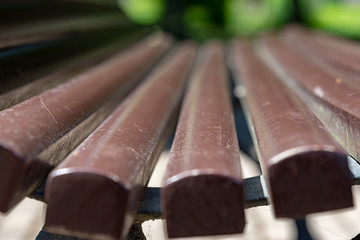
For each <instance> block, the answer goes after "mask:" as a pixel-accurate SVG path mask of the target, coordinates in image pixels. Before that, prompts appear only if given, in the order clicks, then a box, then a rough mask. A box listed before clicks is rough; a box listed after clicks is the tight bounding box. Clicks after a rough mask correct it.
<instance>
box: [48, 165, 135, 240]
mask: <svg viewBox="0 0 360 240" xmlns="http://www.w3.org/2000/svg"><path fill="white" fill-rule="evenodd" d="M100 192H101V194H99V193H100ZM129 197H130V191H129V190H128V189H127V188H126V187H124V186H122V185H120V184H119V183H118V182H116V181H114V179H113V178H109V177H107V176H105V175H103V174H99V173H95V172H90V171H88V172H81V171H76V172H71V171H68V172H65V173H64V174H56V175H54V176H50V177H49V179H48V184H47V188H46V194H45V200H46V202H47V204H48V207H47V213H46V222H45V229H46V230H47V231H49V232H52V233H56V234H63V235H70V236H76V237H81V238H89V239H120V238H121V237H123V236H125V235H126V233H127V231H128V230H129V228H130V226H131V223H132V219H130V218H131V217H128V216H129V213H128V212H127V210H126V209H129V208H128V207H127V206H128V205H129V204H134V205H137V204H135V203H132V202H131V201H129ZM79 206H81V207H79ZM135 210H136V206H134V211H135Z"/></svg>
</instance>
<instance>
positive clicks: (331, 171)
mask: <svg viewBox="0 0 360 240" xmlns="http://www.w3.org/2000/svg"><path fill="white" fill-rule="evenodd" d="M233 47H234V48H233V49H234V55H233V62H234V64H233V65H234V69H235V72H236V76H237V79H238V81H239V82H241V84H243V86H244V87H245V89H246V96H245V102H246V109H247V111H248V114H249V119H250V122H251V125H252V131H253V140H254V142H255V143H256V148H257V153H258V157H259V159H260V162H261V166H262V171H263V173H264V175H265V178H266V183H267V185H268V186H269V189H270V196H271V203H272V205H273V208H274V211H275V215H276V216H277V217H292V218H301V217H304V216H305V215H306V214H309V213H314V212H322V211H328V210H334V209H340V208H346V207H351V206H352V194H351V173H350V171H349V169H348V164H347V158H346V153H345V152H344V150H343V149H342V148H341V147H340V146H339V145H338V143H336V141H335V140H333V139H332V137H331V136H330V134H329V133H328V132H327V131H326V130H325V127H324V126H323V125H322V123H321V122H320V121H319V120H318V119H317V118H316V116H315V115H314V114H313V113H312V112H311V111H310V109H308V108H307V107H306V105H305V104H304V103H302V102H301V101H300V99H299V98H297V97H296V96H295V95H294V93H292V92H291V90H290V89H289V88H287V87H286V86H285V85H284V84H283V83H282V82H281V81H280V79H279V78H278V77H276V76H275V75H274V73H273V72H272V71H270V70H269V68H268V67H266V65H264V63H263V62H262V61H261V60H260V59H259V58H258V57H257V56H256V55H255V54H254V52H253V51H252V49H251V47H250V45H249V44H248V43H246V42H241V41H237V42H235V43H234V45H233ZM296 67H298V66H296Z"/></svg>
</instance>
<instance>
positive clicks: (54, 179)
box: [0, 28, 360, 240]
mask: <svg viewBox="0 0 360 240" xmlns="http://www.w3.org/2000/svg"><path fill="white" fill-rule="evenodd" d="M65 32H66V31H65ZM115 32H116V31H115ZM148 32H149V31H143V30H142V31H137V32H128V34H127V37H123V36H121V39H122V42H119V41H113V42H111V43H107V44H106V45H105V47H104V43H105V42H106V41H105V40H104V39H103V38H107V37H108V36H113V37H114V36H115V35H116V34H115V35H113V32H112V31H106V33H104V32H100V33H94V32H93V33H91V34H90V35H89V33H83V34H85V35H83V38H81V37H80V38H79V36H80V35H81V34H80V35H76V36H67V38H65V39H61V38H60V39H59V38H58V35H56V38H55V39H53V40H54V42H52V41H50V43H48V42H45V43H44V44H40V43H39V45H36V47H35V48H31V49H30V50H29V48H27V47H24V46H23V45H22V44H24V43H29V44H30V43H31V44H33V41H34V40H33V38H28V37H27V36H26V37H19V38H22V39H23V41H20V42H11V45H6V46H7V47H10V46H11V47H12V48H10V49H5V50H4V52H2V53H0V58H1V60H2V61H3V62H4V63H7V65H6V64H5V65H4V66H7V67H4V69H1V71H3V73H4V75H5V77H6V80H8V81H7V82H8V83H11V84H10V85H9V84H4V85H2V86H1V90H2V95H0V102H1V110H2V111H1V112H0V126H1V127H0V146H1V147H0V211H2V212H7V211H9V210H10V209H11V208H13V207H14V206H15V205H16V204H17V203H18V202H19V201H20V200H21V199H23V198H24V197H25V196H30V197H33V198H36V199H39V200H42V201H45V202H46V203H47V204H48V207H47V214H46V223H45V227H44V229H43V230H42V231H41V232H40V234H39V235H38V237H37V239H39V240H40V239H61V238H62V239H72V237H78V238H86V239H122V238H125V237H126V236H128V238H133V239H140V238H143V237H144V236H141V233H139V226H140V223H141V222H143V221H145V220H148V219H155V218H165V219H166V221H167V233H168V236H169V237H175V238H176V237H191V236H208V235H223V234H235V233H241V232H242V231H243V230H244V227H246V225H245V223H246V221H245V215H244V208H249V207H256V206H261V205H267V204H271V206H272V207H273V209H274V212H275V215H276V216H277V217H286V218H303V217H305V216H306V215H307V214H310V213H315V212H323V211H329V210H335V209H342V208H347V207H351V206H352V193H351V185H353V184H359V183H360V167H359V164H358V163H357V161H356V160H354V159H353V158H351V157H349V156H348V155H351V156H353V157H354V158H356V159H359V156H358V150H357V149H359V147H358V142H357V141H356V140H357V136H358V135H359V133H358V131H359V130H358V129H359V123H358V122H359V119H358V111H357V108H356V105H355V103H356V102H357V98H358V92H359V90H360V89H358V88H359V87H358V83H357V82H356V81H357V80H356V79H355V77H354V79H351V76H356V73H357V69H356V66H354V65H353V64H349V63H351V62H352V61H353V59H357V58H358V52H356V51H348V50H347V49H349V48H356V47H354V46H353V45H352V44H350V43H347V42H346V41H344V40H341V39H340V40H339V39H334V40H329V41H327V42H326V44H323V45H322V44H320V45H319V42H320V43H321V41H322V39H333V38H332V37H330V36H327V37H325V38H324V36H322V35H317V34H314V33H311V32H308V31H307V30H304V29H298V28H289V29H286V30H285V31H284V32H283V33H282V34H280V35H279V36H275V35H267V36H264V37H262V38H260V39H259V40H258V41H256V43H255V44H251V43H249V42H248V41H246V40H240V39H236V40H234V41H232V42H231V43H230V44H229V45H228V46H225V44H224V43H222V42H219V41H210V42H208V43H206V44H204V45H202V46H197V45H196V44H194V43H192V42H180V43H176V44H175V43H174V42H175V41H174V39H173V38H172V37H170V36H168V35H166V34H164V33H159V32H157V33H154V34H150V35H149V34H148ZM62 34H63V33H62ZM40 35H41V34H40ZM45 35H46V36H44V39H41V40H42V41H44V40H48V38H49V36H48V35H47V34H45ZM89 36H92V37H93V36H96V37H95V39H97V38H99V39H102V40H101V41H100V40H99V41H95V42H94V43H92V44H93V45H91V44H90V45H89V46H90V47H89V46H87V47H84V49H82V51H79V52H80V53H79V54H78V55H76V54H74V53H73V52H72V51H70V50H68V52H62V51H60V53H61V56H60V57H59V55H58V54H60V53H58V52H56V51H55V50H56V49H57V48H59V46H62V47H63V48H64V49H73V46H81V44H82V43H84V39H88V38H89ZM294 36H295V37H294ZM29 39H30V40H29ZM299 39H300V40H299ZM55 40H56V41H55ZM295 40H296V41H297V44H298V45H299V47H298V48H296V47H294V46H292V45H291V44H292V43H293V41H295ZM36 41H39V39H36ZM104 41H105V42H104ZM85 42H86V41H85ZM134 42H135V43H134ZM99 43H100V44H99ZM7 44H8V43H7ZM79 44H80V45H79ZM96 44H98V45H99V46H100V45H101V46H102V47H96V48H95V46H96ZM316 44H318V45H316ZM4 46H5V42H4ZM319 46H322V47H319ZM334 46H339V47H338V48H336V51H334V54H335V53H336V54H337V55H336V56H342V58H341V59H340V60H339V59H338V58H335V57H334V55H331V54H328V52H329V51H330V50H331V49H332V48H334ZM340 46H341V47H340ZM13 48H15V49H16V50H17V51H14V49H13ZM359 48H360V47H359ZM53 50H54V51H53ZM115 52H116V54H115ZM19 53H20V54H19ZM71 53H72V54H73V55H72V56H71V58H69V54H71ZM34 54H44V55H42V56H47V57H46V59H49V60H48V61H49V62H51V63H47V62H46V61H39V62H34V63H33V64H34V65H27V62H28V61H26V59H27V58H25V57H24V56H27V57H29V56H34ZM14 59H15V60H16V59H17V60H16V61H15V60H14ZM21 59H23V62H21V61H18V60H21ZM227 60H228V61H227ZM227 63H228V64H227ZM13 64H18V66H16V67H14V66H13ZM43 64H49V66H50V67H49V68H48V69H43V68H42V65H43ZM227 65H228V66H229V68H230V69H231V75H233V76H234V79H235V82H236V85H237V87H236V89H237V93H238V94H239V97H240V98H241V99H240V101H241V102H242V104H243V109H245V113H246V116H247V120H248V124H249V126H250V130H251V133H252V138H253V142H254V147H255V149H256V152H257V157H258V159H259V161H260V164H261V166H262V171H263V175H261V176H257V177H253V178H247V179H243V177H242V173H241V161H240V149H239V144H240V146H241V144H242V143H241V142H240V143H239V142H238V137H237V135H236V126H235V121H234V111H233V109H232V106H231V101H230V99H231V94H230V91H229V90H230V88H229V86H230V83H229V82H228V79H229V75H230V73H229V72H228V71H227ZM332 66H336V67H334V68H333V67H332ZM15 68H18V69H20V70H21V69H24V72H25V73H26V74H28V76H29V77H24V75H23V74H19V72H18V71H14V70H13V69H15ZM8 70H9V71H8ZM25 70H26V71H25ZM314 76H315V77H314ZM344 76H345V77H344ZM44 83H46V84H44ZM334 86H336V91H333V89H334ZM179 116H180V117H179ZM235 117H236V116H235ZM176 123H177V125H176ZM175 126H177V127H176V131H175ZM174 131H175V132H176V133H175V138H174V141H173V144H172V148H171V151H170V159H169V164H168V168H167V171H166V174H165V177H164V180H163V187H162V188H146V185H147V182H148V181H149V178H150V176H151V173H152V170H153V168H154V166H155V164H156V161H157V158H158V156H159V154H160V152H161V151H162V149H163V148H164V146H165V144H166V142H167V140H168V138H169V135H170V134H171V133H172V132H174ZM239 139H240V138H239ZM45 178H47V180H46V181H45ZM208 219H213V221H206V220H208ZM219 219H221V221H220V222H219ZM205 223H206V224H205ZM129 231H130V234H129Z"/></svg>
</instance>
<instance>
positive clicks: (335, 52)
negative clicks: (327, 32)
mask: <svg viewBox="0 0 360 240" xmlns="http://www.w3.org/2000/svg"><path fill="white" fill-rule="evenodd" d="M282 35H283V38H284V39H285V41H287V42H288V44H289V45H293V44H294V45H296V46H297V47H296V48H294V49H295V50H298V51H299V52H306V54H307V55H308V56H311V59H313V60H316V58H321V60H322V61H325V62H327V63H328V65H330V66H331V68H335V71H338V72H340V73H342V72H346V71H347V72H350V73H348V76H350V78H355V79H359V80H358V81H360V78H359V77H358V76H356V75H358V73H359V72H360V65H359V64H358V63H359V62H360V54H358V55H357V54H352V53H349V52H347V51H344V50H342V49H341V48H336V47H333V46H328V45H326V44H323V43H322V42H321V41H320V42H319V41H317V39H316V36H315V35H314V34H311V33H309V32H307V31H306V30H305V29H298V28H288V29H287V30H286V31H285V32H284V33H283V34H282ZM359 49H360V47H359ZM321 60H320V62H321ZM317 62H319V61H317ZM323 65H324V64H323ZM334 74H336V72H334ZM350 74H351V75H350Z"/></svg>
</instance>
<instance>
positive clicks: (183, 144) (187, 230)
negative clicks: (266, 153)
mask: <svg viewBox="0 0 360 240" xmlns="http://www.w3.org/2000/svg"><path fill="white" fill-rule="evenodd" d="M243 188H244V186H243V180H242V175H241V166H240V151H239V146H238V141H237V137H236V129H235V123H234V114H233V112H232V106H231V102H230V94H229V82H228V78H227V69H226V65H225V53H224V49H223V46H222V44H221V43H219V42H211V43H208V44H205V46H204V47H203V48H202V50H201V52H200V54H199V57H198V59H197V63H196V65H195V69H194V71H193V73H192V77H191V79H190V83H189V85H188V88H187V92H186V95H185V100H184V104H183V107H182V111H181V116H180V119H179V123H178V126H177V131H176V135H175V139H174V142H173V145H172V148H171V151H170V157H169V163H168V166H167V170H166V174H165V177H164V188H163V192H162V195H163V196H162V198H163V200H162V201H163V208H164V212H165V219H166V225H167V233H168V236H169V237H170V238H172V237H190V236H206V235H223V234H236V233H241V232H242V231H243V229H244V225H245V217H244V194H243Z"/></svg>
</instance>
